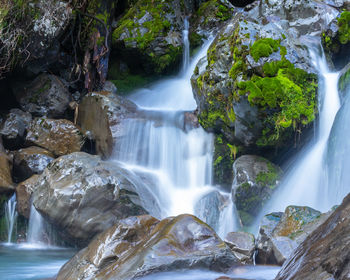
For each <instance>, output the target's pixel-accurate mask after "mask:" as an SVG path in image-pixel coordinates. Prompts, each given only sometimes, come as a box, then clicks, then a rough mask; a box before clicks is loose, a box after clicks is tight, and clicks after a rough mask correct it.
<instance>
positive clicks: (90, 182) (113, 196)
mask: <svg viewBox="0 0 350 280" xmlns="http://www.w3.org/2000/svg"><path fill="white" fill-rule="evenodd" d="M37 183H38V185H37V187H36V189H35V190H34V193H33V203H34V206H35V208H36V209H37V210H38V211H39V212H40V213H41V214H42V215H43V216H44V217H45V218H46V219H47V220H48V221H49V222H50V223H51V224H53V226H55V227H56V228H57V229H59V231H60V232H61V233H62V236H61V237H62V238H63V239H65V240H66V241H67V242H70V243H72V244H76V245H78V246H82V245H86V244H87V243H88V242H89V241H90V239H91V238H93V237H94V236H95V235H96V234H98V233H100V232H102V231H104V230H106V229H107V228H109V227H110V226H112V225H113V224H115V223H116V222H117V221H118V220H120V219H123V218H126V217H128V216H135V215H141V214H146V213H147V211H146V210H145V209H144V208H143V205H144V204H145V203H146V202H147V203H148V205H150V204H151V198H148V197H147V196H146V194H144V193H143V195H142V197H140V196H139V191H138V189H137V186H135V185H134V184H133V182H132V177H131V174H130V173H129V172H128V171H127V170H124V169H123V168H121V167H120V166H118V165H117V164H114V163H110V162H104V161H102V160H101V158H100V157H99V156H93V155H89V154H86V153H82V152H78V153H72V154H69V155H66V156H62V157H59V158H57V159H56V160H54V161H53V162H51V163H50V164H49V166H48V167H47V168H46V169H45V171H44V172H43V173H42V175H41V176H40V177H39V178H38V182H37ZM141 191H142V190H141ZM150 208H152V206H150Z"/></svg>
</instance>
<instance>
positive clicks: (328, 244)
mask: <svg viewBox="0 0 350 280" xmlns="http://www.w3.org/2000/svg"><path fill="white" fill-rule="evenodd" d="M349 233H350V195H348V196H347V197H345V198H344V200H343V203H342V204H341V205H340V206H339V207H338V208H337V209H336V210H335V211H334V212H333V213H332V214H331V215H330V216H329V218H328V219H327V220H326V221H325V222H324V223H323V224H321V225H320V226H319V227H318V228H317V229H315V230H314V231H313V232H312V233H311V234H310V235H309V236H308V237H307V238H306V239H305V240H304V241H303V242H302V243H301V244H300V245H299V246H298V248H297V249H296V250H295V251H294V253H293V254H292V256H291V257H290V258H289V259H288V260H287V261H286V262H285V263H284V265H283V267H282V269H281V271H280V272H279V273H278V275H277V277H276V280H287V279H288V280H293V279H295V280H297V279H303V280H314V279H317V280H326V279H337V280H347V279H350V278H349V275H350V234H349Z"/></svg>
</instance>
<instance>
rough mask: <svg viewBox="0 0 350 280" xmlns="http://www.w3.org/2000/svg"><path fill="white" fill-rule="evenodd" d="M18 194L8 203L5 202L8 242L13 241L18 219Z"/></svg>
mask: <svg viewBox="0 0 350 280" xmlns="http://www.w3.org/2000/svg"><path fill="white" fill-rule="evenodd" d="M16 204H17V200H16V194H14V195H13V196H12V197H11V198H10V199H9V200H8V201H7V202H6V203H5V223H6V229H7V243H11V241H12V234H13V229H14V227H15V225H16V221H17V216H18V214H17V211H16Z"/></svg>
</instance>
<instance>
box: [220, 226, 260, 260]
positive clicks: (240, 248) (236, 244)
mask: <svg viewBox="0 0 350 280" xmlns="http://www.w3.org/2000/svg"><path fill="white" fill-rule="evenodd" d="M225 243H226V244H227V245H228V246H229V247H230V248H231V250H232V252H233V254H234V255H235V256H236V257H237V258H238V259H239V261H240V262H241V263H244V264H253V263H254V261H253V257H254V252H255V237H254V235H253V234H251V233H248V232H230V233H228V234H227V235H226V237H225Z"/></svg>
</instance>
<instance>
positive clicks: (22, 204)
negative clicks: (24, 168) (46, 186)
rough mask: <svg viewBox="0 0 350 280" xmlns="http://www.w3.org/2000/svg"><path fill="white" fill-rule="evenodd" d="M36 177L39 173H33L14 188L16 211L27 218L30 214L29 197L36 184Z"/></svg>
mask: <svg viewBox="0 0 350 280" xmlns="http://www.w3.org/2000/svg"><path fill="white" fill-rule="evenodd" d="M38 177H39V175H33V176H32V177H30V178H29V179H27V180H25V181H24V182H22V183H19V184H18V186H17V188H16V198H17V212H18V213H19V214H20V215H22V216H23V217H26V218H27V219H29V216H30V207H31V201H30V199H31V196H32V193H33V191H34V189H35V188H36V186H37V184H38Z"/></svg>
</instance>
